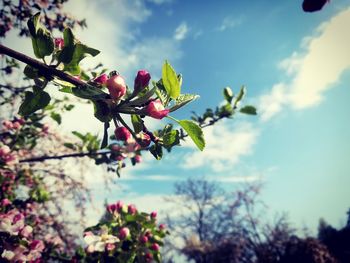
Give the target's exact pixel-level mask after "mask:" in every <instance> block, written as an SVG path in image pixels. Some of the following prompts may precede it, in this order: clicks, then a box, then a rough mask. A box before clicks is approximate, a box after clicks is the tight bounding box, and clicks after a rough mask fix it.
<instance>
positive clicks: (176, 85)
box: [162, 61, 181, 99]
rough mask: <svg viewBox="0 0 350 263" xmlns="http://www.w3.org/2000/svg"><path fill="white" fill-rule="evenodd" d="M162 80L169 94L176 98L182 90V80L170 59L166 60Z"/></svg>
mask: <svg viewBox="0 0 350 263" xmlns="http://www.w3.org/2000/svg"><path fill="white" fill-rule="evenodd" d="M162 81H163V84H164V87H165V90H166V91H167V93H168V95H169V96H170V98H172V99H176V98H177V97H178V96H179V95H180V92H181V86H180V81H179V79H178V78H177V74H176V72H175V70H174V69H173V67H172V66H171V65H170V64H169V62H168V61H165V63H164V64H163V69H162Z"/></svg>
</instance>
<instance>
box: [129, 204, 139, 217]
mask: <svg viewBox="0 0 350 263" xmlns="http://www.w3.org/2000/svg"><path fill="white" fill-rule="evenodd" d="M136 212H137V209H136V206H135V205H132V204H130V205H128V213H129V214H131V215H134V214H136Z"/></svg>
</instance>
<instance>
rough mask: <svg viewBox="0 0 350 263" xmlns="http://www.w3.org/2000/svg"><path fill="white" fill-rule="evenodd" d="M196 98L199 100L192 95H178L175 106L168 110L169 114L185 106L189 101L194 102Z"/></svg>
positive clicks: (196, 96)
mask: <svg viewBox="0 0 350 263" xmlns="http://www.w3.org/2000/svg"><path fill="white" fill-rule="evenodd" d="M197 98H199V96H198V95H194V94H180V95H179V96H178V97H177V99H176V100H175V105H174V106H172V107H171V108H170V112H173V111H176V110H178V109H180V108H181V107H183V106H185V105H186V104H188V103H190V102H191V101H194V100H196V99H197Z"/></svg>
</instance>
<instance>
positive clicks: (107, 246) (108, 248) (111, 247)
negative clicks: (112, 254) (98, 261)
mask: <svg viewBox="0 0 350 263" xmlns="http://www.w3.org/2000/svg"><path fill="white" fill-rule="evenodd" d="M113 249H115V245H114V244H111V243H108V244H106V250H107V251H111V250H113Z"/></svg>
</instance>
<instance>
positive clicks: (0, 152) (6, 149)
mask: <svg viewBox="0 0 350 263" xmlns="http://www.w3.org/2000/svg"><path fill="white" fill-rule="evenodd" d="M10 152H11V149H10V147H8V146H7V145H3V146H1V147H0V157H3V156H4V155H7V154H9V153H10Z"/></svg>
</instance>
